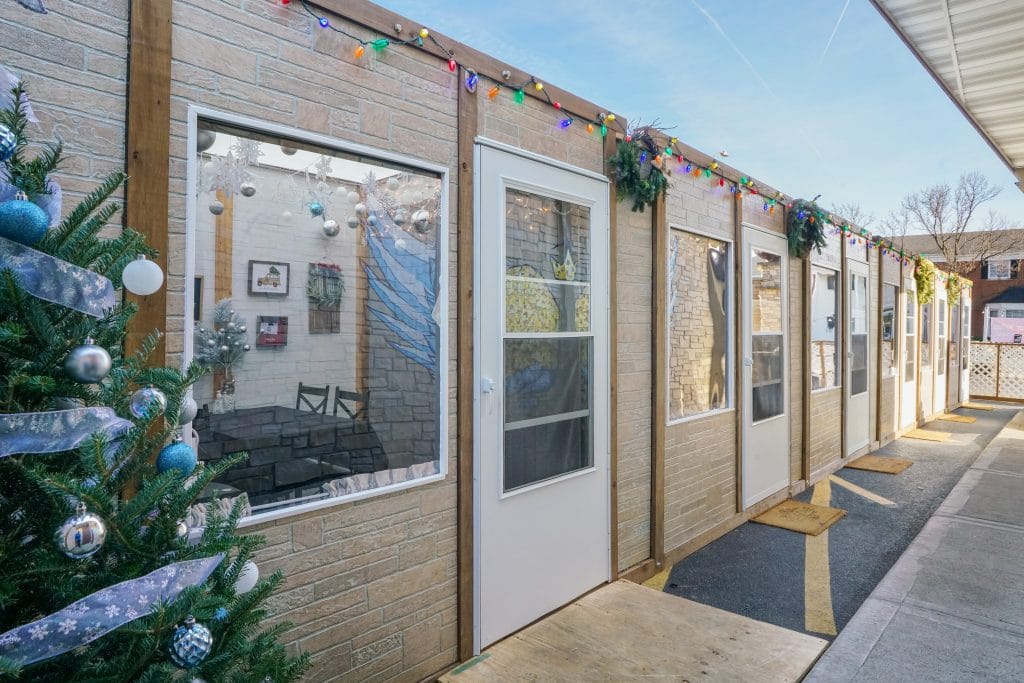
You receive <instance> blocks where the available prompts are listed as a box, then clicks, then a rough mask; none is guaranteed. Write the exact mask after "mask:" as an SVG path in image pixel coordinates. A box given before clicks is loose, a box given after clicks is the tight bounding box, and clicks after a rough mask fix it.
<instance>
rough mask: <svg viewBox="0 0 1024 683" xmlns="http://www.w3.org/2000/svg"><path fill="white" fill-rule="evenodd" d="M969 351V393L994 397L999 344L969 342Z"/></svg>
mask: <svg viewBox="0 0 1024 683" xmlns="http://www.w3.org/2000/svg"><path fill="white" fill-rule="evenodd" d="M970 349H971V350H970V354H971V393H972V394H973V395H975V396H995V395H996V360H997V358H998V354H999V344H988V343H983V342H971V347H970Z"/></svg>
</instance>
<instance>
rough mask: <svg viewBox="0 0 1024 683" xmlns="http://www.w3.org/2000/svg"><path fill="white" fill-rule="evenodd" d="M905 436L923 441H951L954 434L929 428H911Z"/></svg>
mask: <svg viewBox="0 0 1024 683" xmlns="http://www.w3.org/2000/svg"><path fill="white" fill-rule="evenodd" d="M903 436H905V437H907V438H908V439H920V440H921V441H949V437H950V436H952V434H950V433H949V432H933V431H930V430H927V429H911V430H910V431H909V432H907V433H906V434H904V435H903Z"/></svg>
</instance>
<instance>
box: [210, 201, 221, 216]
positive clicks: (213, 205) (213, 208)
mask: <svg viewBox="0 0 1024 683" xmlns="http://www.w3.org/2000/svg"><path fill="white" fill-rule="evenodd" d="M210 213H212V214H213V215H214V216H219V215H221V214H222V213H224V204H222V203H221V202H220V201H219V200H217V199H214V200H213V201H212V202H210Z"/></svg>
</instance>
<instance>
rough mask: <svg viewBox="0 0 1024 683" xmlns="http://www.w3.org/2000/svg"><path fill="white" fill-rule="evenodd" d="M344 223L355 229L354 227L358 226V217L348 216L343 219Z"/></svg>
mask: <svg viewBox="0 0 1024 683" xmlns="http://www.w3.org/2000/svg"><path fill="white" fill-rule="evenodd" d="M345 224H346V225H348V227H350V228H352V229H353V230H355V229H356V228H358V227H359V219H358V218H356V217H355V216H349V217H348V218H347V219H345Z"/></svg>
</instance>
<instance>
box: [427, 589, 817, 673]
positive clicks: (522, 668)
mask: <svg viewBox="0 0 1024 683" xmlns="http://www.w3.org/2000/svg"><path fill="white" fill-rule="evenodd" d="M827 646H828V643H827V642H826V641H824V640H822V639H820V638H815V637H813V636H808V635H805V634H803V633H797V632H795V631H790V630H788V629H784V628H781V627H779V626H774V625H772V624H766V623H764V622H760V621H756V620H754V619H750V618H747V617H743V616H740V615H738V614H733V613H731V612H726V611H723V610H720V609H715V608H714V607H708V606H707V605H702V604H700V603H697V602H693V601H691V600H684V599H683V598H677V597H675V596H674V595H669V594H668V593H662V592H660V591H655V590H651V589H650V588H645V587H643V586H639V585H637V584H634V583H630V582H628V581H616V582H615V583H610V584H608V585H606V586H603V587H601V588H599V589H597V590H595V591H594V592H592V593H589V594H588V595H585V596H583V597H582V598H580V599H579V600H577V601H576V602H574V603H572V604H570V605H567V606H566V607H564V608H562V609H561V610H559V611H557V612H555V613H554V614H551V615H550V616H548V617H546V618H545V619H542V620H541V621H538V622H537V623H535V624H533V625H531V626H528V627H527V628H525V629H523V630H522V631H520V632H519V633H516V634H514V635H512V636H509V637H508V638H506V639H505V640H503V641H501V642H499V643H497V644H495V645H493V646H492V647H490V648H489V649H488V650H486V651H485V652H484V653H483V654H481V655H480V656H478V657H476V658H474V659H472V660H470V661H468V662H466V663H465V664H462V665H460V666H458V667H456V668H455V669H453V670H452V671H450V672H448V673H447V674H445V675H444V676H442V677H441V679H440V680H441V681H443V682H444V683H476V682H480V683H483V682H484V681H486V682H487V683H494V682H505V681H509V682H514V683H520V682H521V683H526V682H527V681H531V682H533V681H587V682H588V683H589V682H592V681H606V682H608V683H611V682H612V681H614V682H615V683H619V682H620V681H684V680H685V681H743V682H746V681H764V682H771V681H779V682H780V683H781V682H782V681H799V680H800V679H801V678H802V677H803V676H804V675H805V674H806V673H807V671H809V670H810V668H811V666H813V664H814V662H815V661H817V659H818V657H819V656H820V655H821V653H822V652H823V651H824V650H825V648H826V647H827Z"/></svg>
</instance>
